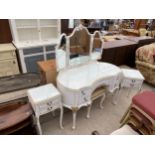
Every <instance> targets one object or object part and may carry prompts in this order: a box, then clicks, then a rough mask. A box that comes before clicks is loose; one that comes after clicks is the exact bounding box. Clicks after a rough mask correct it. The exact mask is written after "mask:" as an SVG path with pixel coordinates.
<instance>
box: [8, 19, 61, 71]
mask: <svg viewBox="0 0 155 155" xmlns="http://www.w3.org/2000/svg"><path fill="white" fill-rule="evenodd" d="M9 22H10V26H11V32H12V36H13V43H14V45H15V46H16V47H17V49H18V54H19V58H20V63H21V68H22V72H23V73H26V72H38V69H37V62H38V61H43V60H49V59H54V58H55V46H56V45H57V43H58V38H59V36H60V32H61V31H60V27H61V26H60V20H58V19H11V20H10V21H9Z"/></svg>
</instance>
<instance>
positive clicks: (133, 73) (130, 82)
mask: <svg viewBox="0 0 155 155" xmlns="http://www.w3.org/2000/svg"><path fill="white" fill-rule="evenodd" d="M122 73H123V80H122V82H121V87H127V88H131V87H136V88H138V89H139V91H140V90H141V87H142V84H143V81H144V77H143V75H142V74H141V73H140V72H139V71H138V70H135V69H122Z"/></svg>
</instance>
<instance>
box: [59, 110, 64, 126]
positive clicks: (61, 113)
mask: <svg viewBox="0 0 155 155" xmlns="http://www.w3.org/2000/svg"><path fill="white" fill-rule="evenodd" d="M62 122H63V107H61V108H60V128H61V129H63V128H64V127H63V123H62Z"/></svg>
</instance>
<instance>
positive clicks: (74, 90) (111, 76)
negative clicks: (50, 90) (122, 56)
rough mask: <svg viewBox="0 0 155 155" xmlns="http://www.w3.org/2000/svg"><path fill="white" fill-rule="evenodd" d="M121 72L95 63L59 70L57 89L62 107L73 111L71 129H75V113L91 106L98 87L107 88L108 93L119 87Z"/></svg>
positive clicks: (107, 65) (115, 68)
mask: <svg viewBox="0 0 155 155" xmlns="http://www.w3.org/2000/svg"><path fill="white" fill-rule="evenodd" d="M121 78H122V71H121V69H120V68H119V67H117V66H114V65H112V64H108V63H102V62H97V61H91V62H87V63H86V64H83V65H79V66H76V67H73V68H72V67H71V68H68V69H64V70H61V71H60V72H59V74H58V77H57V87H58V89H59V91H60V92H61V94H62V99H63V106H64V107H67V108H69V109H71V110H72V111H73V127H72V128H73V129H74V128H75V127H76V113H77V111H78V110H79V109H80V108H81V107H84V106H89V105H90V104H91V95H92V93H93V91H94V90H95V89H96V88H98V87H99V86H102V85H104V86H107V90H108V91H109V92H113V91H114V90H115V89H116V88H118V87H119V84H120V81H121Z"/></svg>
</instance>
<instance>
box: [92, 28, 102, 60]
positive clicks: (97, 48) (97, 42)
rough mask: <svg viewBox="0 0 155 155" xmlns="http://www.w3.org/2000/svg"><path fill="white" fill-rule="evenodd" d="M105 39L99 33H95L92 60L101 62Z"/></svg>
mask: <svg viewBox="0 0 155 155" xmlns="http://www.w3.org/2000/svg"><path fill="white" fill-rule="evenodd" d="M102 50H103V39H102V36H101V33H100V32H99V31H95V32H94V34H93V47H92V52H91V59H92V60H99V59H101V56H102Z"/></svg>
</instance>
